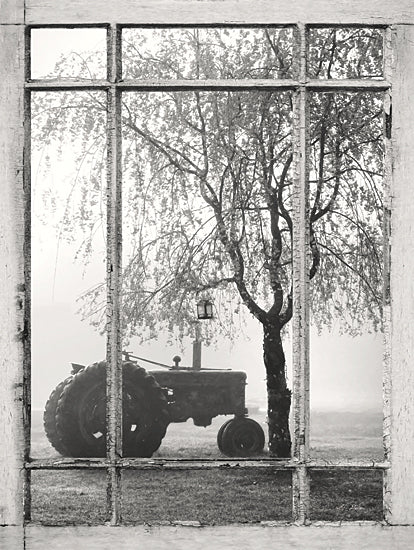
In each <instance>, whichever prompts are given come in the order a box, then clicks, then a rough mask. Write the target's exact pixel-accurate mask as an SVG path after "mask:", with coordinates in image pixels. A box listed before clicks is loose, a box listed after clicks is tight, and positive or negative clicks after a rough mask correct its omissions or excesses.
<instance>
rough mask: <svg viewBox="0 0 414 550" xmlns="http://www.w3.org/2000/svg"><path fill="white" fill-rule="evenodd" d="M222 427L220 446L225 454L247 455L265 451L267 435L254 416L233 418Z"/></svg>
mask: <svg viewBox="0 0 414 550" xmlns="http://www.w3.org/2000/svg"><path fill="white" fill-rule="evenodd" d="M222 428H223V431H222V433H221V437H220V443H221V446H220V444H219V448H220V450H221V452H222V453H224V454H225V455H227V456H232V457H234V456H239V457H247V456H252V455H256V454H259V453H261V452H262V451H263V448H264V444H265V435H264V432H263V429H262V427H261V426H260V424H258V423H257V422H256V421H255V420H253V419H252V418H245V417H238V418H233V419H232V420H229V421H228V422H226V423H225V424H224V425H223V426H222Z"/></svg>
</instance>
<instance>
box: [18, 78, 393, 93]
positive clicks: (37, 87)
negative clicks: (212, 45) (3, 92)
mask: <svg viewBox="0 0 414 550" xmlns="http://www.w3.org/2000/svg"><path fill="white" fill-rule="evenodd" d="M301 84H303V85H305V86H306V87H307V88H309V89H310V90H312V91H313V90H317V91H321V92H326V91H329V90H331V91H338V92H339V91H341V90H347V91H359V90H360V91H364V90H375V91H382V90H386V89H387V88H389V87H390V82H389V81H387V80H366V79H365V80H362V79H360V80H351V79H349V80H306V79H304V80H303V81H302V82H298V81H297V80H290V79H285V80H271V79H267V80H261V79H256V80H174V79H172V78H171V79H170V80H125V81H120V82H117V83H116V84H115V87H117V88H119V89H120V90H126V91H139V90H170V89H174V90H182V91H187V90H198V89H203V90H222V89H225V90H234V89H237V90H268V89H273V90H286V89H287V90H291V89H293V88H295V87H298V86H299V85H301ZM109 87H110V82H108V81H107V80H89V81H88V80H75V79H73V80H68V79H65V80H58V79H56V80H55V79H53V80H52V79H50V80H32V81H30V82H28V83H27V84H26V88H27V89H28V90H33V91H54V90H91V89H96V90H102V89H107V88H109Z"/></svg>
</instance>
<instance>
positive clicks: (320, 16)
mask: <svg viewBox="0 0 414 550" xmlns="http://www.w3.org/2000/svg"><path fill="white" fill-rule="evenodd" d="M26 4H27V7H26V21H27V23H28V24H36V25H44V24H53V23H60V24H69V23H70V24H82V23H83V24H85V23H89V24H93V23H111V22H118V23H122V24H128V23H129V24H132V23H135V24H157V23H159V24H183V23H187V24H197V23H198V24H215V23H216V24H232V23H233V24H243V23H246V24H247V23H249V24H270V23H282V24H289V23H295V22H297V21H302V22H304V23H312V24H318V23H320V24H329V23H336V24H354V23H359V24H364V25H371V24H372V25H374V24H375V25H384V24H387V23H414V5H413V2H412V0H389V1H387V2H386V1H385V0H341V1H340V2H332V1H331V0H312V1H311V2H310V1H309V0H296V1H295V2H292V1H288V0H283V1H282V0H279V1H277V2H276V1H274V0H257V1H256V2H255V3H254V6H252V2H251V1H250V0H218V1H217V0H204V1H203V2H200V1H197V0H151V1H148V0H146V1H144V0H117V1H116V2H115V1H110V2H108V0H89V1H88V2H85V1H84V0H71V2H61V1H60V0H27V2H26Z"/></svg>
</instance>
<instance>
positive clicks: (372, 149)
mask: <svg viewBox="0 0 414 550" xmlns="http://www.w3.org/2000/svg"><path fill="white" fill-rule="evenodd" d="M310 111H311V124H310V139H311V144H312V146H311V154H310V168H311V171H310V209H311V214H310V216H311V240H312V247H311V254H310V256H311V258H310V262H311V265H312V269H311V275H312V280H311V323H312V330H311V373H312V376H311V384H312V387H311V399H312V402H311V405H312V409H313V413H314V416H313V419H314V422H313V423H312V424H311V430H312V433H311V436H312V439H311V445H312V454H313V455H321V454H322V456H326V457H329V458H333V459H339V458H341V457H348V458H349V457H355V458H374V459H376V460H381V456H382V438H381V422H382V417H381V411H382V293H383V279H382V278H383V212H384V210H383V196H384V184H383V135H382V134H383V112H382V96H381V94H377V93H352V94H351V93H348V94H346V93H343V94H332V93H331V94H329V93H325V94H312V97H311V106H310ZM324 415H325V416H324Z"/></svg>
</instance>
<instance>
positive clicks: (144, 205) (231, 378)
mask: <svg viewBox="0 0 414 550" xmlns="http://www.w3.org/2000/svg"><path fill="white" fill-rule="evenodd" d="M291 116H292V105H291V95H290V94H289V93H270V92H269V93H267V92H265V93H263V92H165V93H159V92H154V93H132V92H131V93H126V94H124V98H123V154H124V178H123V199H124V202H123V208H124V210H123V235H124V239H123V243H124V248H123V262H124V279H123V283H124V287H123V312H122V319H123V322H124V335H125V339H126V342H127V343H126V344H125V345H126V346H128V350H131V351H132V354H133V355H135V356H136V357H138V358H134V357H131V358H130V359H131V360H132V361H136V362H137V363H138V364H140V365H142V366H143V367H145V368H146V369H148V370H149V371H150V374H151V375H152V377H153V379H155V381H156V382H157V384H158V385H159V386H160V387H161V388H164V394H161V395H160V392H159V390H157V391H155V389H154V390H152V395H153V398H152V399H153V401H154V403H155V402H156V403H158V405H156V407H157V408H158V410H163V411H164V412H165V417H169V424H170V425H169V427H168V430H167V434H166V435H165V437H164V436H163V433H164V431H165V426H164V425H163V422H162V421H161V420H159V421H157V423H156V424H157V425H158V426H157V430H158V428H159V436H158V439H157V440H155V439H154V445H153V448H151V449H149V450H148V451H147V452H154V453H155V452H159V453H160V455H161V456H181V457H185V456H188V457H190V456H192V457H197V456H222V455H225V454H226V453H227V454H228V455H229V454H235V455H239V456H240V455H243V453H251V454H252V455H255V454H256V455H257V454H259V455H262V454H263V452H265V453H266V452H267V450H266V447H267V445H266V443H267V439H266V435H265V434H264V431H267V429H266V425H265V415H266V410H267V403H266V393H265V387H264V379H265V377H266V366H265V364H264V363H263V355H262V354H263V351H262V350H263V347H262V346H263V327H262V326H261V323H260V322H259V321H258V320H257V319H254V320H253V319H251V318H250V319H249V316H248V315H246V313H247V314H248V307H246V302H244V303H243V299H244V298H245V297H246V294H247V292H248V294H249V296H250V298H249V300H250V302H249V305H250V307H251V308H254V307H256V309H257V310H259V309H260V308H263V310H264V311H268V310H269V309H270V308H271V306H272V304H273V303H274V301H275V297H274V293H273V292H272V286H271V285H272V281H274V279H273V277H277V279H278V286H277V292H276V291H275V293H276V294H277V296H278V299H279V298H281V299H282V300H283V296H284V297H285V300H286V296H287V295H288V293H289V291H290V274H291V273H290V272H291V231H290V227H291V225H289V222H290V219H291V218H290V214H289V212H290V211H291V208H290V206H291V204H290V194H291V182H292V173H291V161H292V155H291ZM272 242H273V245H272ZM276 242H277V243H278V244H277V246H276ZM272 262H274V263H272ZM241 263H242V264H243V269H242V270H241V267H240V266H241ZM237 281H240V282H239V286H237V284H236V282H237ZM240 291H241V292H240ZM243 296H244V298H243ZM206 298H208V299H209V301H211V302H212V304H213V318H212V319H210V320H208V319H203V320H198V318H197V309H196V304H197V302H199V301H200V299H201V300H204V299H206ZM279 336H280V334H279ZM276 340H277V339H276ZM229 342H233V343H234V347H233V350H232V349H231V348H230V347H229ZM202 345H203V352H202V358H201V361H198V359H197V358H198V353H199V351H198V350H200V349H201V346H202ZM214 345H215V346H216V350H215V351H214V350H213V346H214ZM277 345H278V346H279V347H278V351H280V347H282V343H281V342H279V340H277ZM272 353H273V352H272ZM177 355H180V356H181V357H182V360H181V361H180V360H178V359H177V360H176V362H177V365H176V367H178V368H174V367H175V361H174V359H173V357H174V356H177ZM269 355H271V354H269ZM275 355H277V357H280V359H281V360H280V362H277V361H275V362H274V363H270V361H269V362H268V365H267V367H268V369H275V370H276V375H275V378H271V381H270V382H269V384H273V383H274V380H276V381H277V383H279V380H280V379H283V380H285V383H286V379H285V378H284V377H285V363H284V360H283V357H282V356H283V352H282V354H281V355H280V354H279V355H278V354H275ZM142 358H145V359H150V360H152V361H157V362H160V363H163V364H164V368H163V367H162V366H158V365H156V366H153V365H151V364H150V363H149V364H146V363H145V362H144V361H143V360H142ZM165 366H166V368H165ZM200 366H201V368H200ZM129 368H130V369H131V370H133V367H132V366H131V367H129ZM229 368H231V369H232V371H229V370H227V369H229ZM211 369H213V370H211ZM220 369H221V370H220ZM245 372H247V384H248V386H247V395H248V396H247V399H245V394H246V388H245V384H246V375H245ZM269 372H271V370H269ZM278 377H279V378H278ZM269 378H270V377H269ZM146 384H147V385H146V387H149V382H146ZM157 392H158V394H157ZM255 396H257V398H256V404H255V405H256V411H255V414H254V415H253V418H250V419H248V420H246V419H244V418H243V417H244V414H245V406H246V404H247V406H248V407H250V405H254V402H253V401H254V397H255ZM154 407H155V405H154ZM164 412H163V413H162V414H163V416H164ZM252 412H253V411H252ZM288 412H289V411H287V415H286V425H287V417H288ZM224 415H227V418H223V416H224ZM234 415H235V416H237V417H239V418H238V419H237V421H231V422H230V423H229V424H227V426H226V429H224V428H223V430H222V431H220V427H221V425H222V424H223V423H224V422H225V421H228V420H231V419H232V417H233V416H234ZM189 419H191V420H189ZM192 423H194V424H195V426H194V425H192ZM136 426H137V422H131V423H130V428H128V429H130V430H134V431H135V430H136ZM205 426H206V428H203V427H205ZM286 429H287V426H286ZM217 437H218V447H217V446H216V440H217ZM222 437H223V438H224V441H223V442H222V441H221V438H222ZM161 440H162V443H161ZM159 445H161V446H160V448H159V451H157V449H158V446H159ZM228 445H230V448H228ZM264 445H266V447H265V449H264V448H263V447H264ZM137 452H138V451H137ZM167 453H168V454H167ZM157 456H158V455H157Z"/></svg>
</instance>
